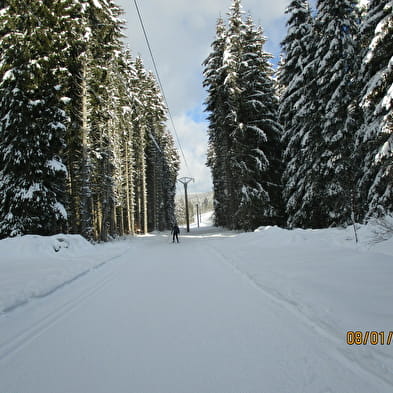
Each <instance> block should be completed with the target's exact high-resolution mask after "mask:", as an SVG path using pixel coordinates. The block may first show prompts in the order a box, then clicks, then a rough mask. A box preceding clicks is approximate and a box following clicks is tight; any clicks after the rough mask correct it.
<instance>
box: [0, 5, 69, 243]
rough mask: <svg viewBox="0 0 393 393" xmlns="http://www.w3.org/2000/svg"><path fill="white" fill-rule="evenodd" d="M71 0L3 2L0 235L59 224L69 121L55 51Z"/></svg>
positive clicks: (44, 230)
mask: <svg viewBox="0 0 393 393" xmlns="http://www.w3.org/2000/svg"><path fill="white" fill-rule="evenodd" d="M72 7H73V4H72V2H70V1H56V2H52V3H51V4H47V3H46V2H36V1H26V2H24V3H23V4H21V2H19V1H13V0H11V1H8V2H7V7H6V8H5V9H4V10H3V12H2V14H1V17H0V18H1V32H2V36H1V38H0V39H1V41H0V48H1V50H0V53H1V55H0V56H1V70H0V78H1V82H0V96H1V99H0V119H1V120H0V168H1V169H0V223H1V224H0V236H2V237H4V236H15V235H18V234H31V233H35V234H42V235H48V234H53V233H56V232H58V231H61V230H64V229H65V223H66V220H67V214H66V211H65V206H64V205H65V176H66V168H65V166H64V164H63V162H62V159H61V155H62V152H63V149H64V136H65V130H66V126H67V122H68V118H67V115H66V113H65V111H64V103H65V102H67V99H66V98H65V97H64V96H63V93H64V81H65V78H66V72H65V69H64V67H62V65H63V62H62V58H61V52H62V51H63V50H64V51H67V47H68V43H67V41H66V40H65V33H64V31H66V30H67V29H68V28H70V26H68V25H67V22H68V20H69V19H68V18H67V16H69V15H68V14H69V12H70V11H71V10H72Z"/></svg>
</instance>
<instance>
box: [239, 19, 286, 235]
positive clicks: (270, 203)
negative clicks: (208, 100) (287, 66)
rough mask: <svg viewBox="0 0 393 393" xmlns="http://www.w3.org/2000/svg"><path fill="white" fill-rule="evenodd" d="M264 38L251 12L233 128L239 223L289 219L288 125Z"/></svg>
mask: <svg viewBox="0 0 393 393" xmlns="http://www.w3.org/2000/svg"><path fill="white" fill-rule="evenodd" d="M264 44H265V38H264V37H263V35H262V30H261V29H256V28H255V27H254V24H253V21H252V19H251V18H250V17H249V18H248V19H247V22H246V30H245V34H244V43H243V45H242V47H243V50H242V54H241V58H240V67H239V79H238V86H239V88H240V90H241V94H240V99H239V101H240V104H239V110H238V115H237V117H238V122H239V123H238V127H237V128H236V129H235V130H234V132H233V133H232V138H233V141H234V147H233V152H234V157H233V160H234V162H235V168H236V169H235V170H236V172H235V173H236V174H237V175H238V176H237V177H236V178H235V179H234V182H235V184H236V189H237V191H238V192H240V201H239V204H238V208H237V211H236V213H235V217H234V219H235V225H234V226H235V227H238V228H243V229H248V230H249V229H255V228H256V227H258V226H260V225H282V224H283V211H282V201H281V193H282V187H281V175H282V160H281V143H280V138H281V135H282V128H281V126H280V124H279V123H278V120H277V119H278V99H277V98H276V95H275V90H274V89H275V88H274V81H273V79H272V74H273V70H272V67H271V64H270V63H269V59H270V58H271V55H269V54H267V53H265V52H264V51H263V45H264Z"/></svg>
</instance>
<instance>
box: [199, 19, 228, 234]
mask: <svg viewBox="0 0 393 393" xmlns="http://www.w3.org/2000/svg"><path fill="white" fill-rule="evenodd" d="M225 40H226V28H225V24H224V20H223V19H222V18H220V19H218V21H217V26H216V39H215V40H214V42H213V43H212V52H211V53H210V55H209V56H208V57H207V58H206V60H205V61H204V63H203V65H204V67H205V68H204V77H205V79H204V82H203V86H204V87H205V88H206V89H207V92H208V96H207V99H206V111H207V112H208V117H207V119H208V121H209V126H208V135H209V142H208V153H207V166H209V167H210V169H211V172H212V179H213V190H214V222H215V225H217V226H227V225H228V223H229V221H228V216H227V211H226V210H227V209H226V194H225V183H227V181H226V179H227V178H228V177H229V176H230V173H229V171H227V170H226V165H227V164H226V160H225V159H223V158H224V157H225V154H226V151H227V150H228V144H229V141H228V137H227V135H226V133H225V128H224V127H223V126H222V124H223V121H224V118H225V116H226V113H225V111H224V101H225V93H224V88H223V86H224V80H225V72H224V69H223V58H224V51H225Z"/></svg>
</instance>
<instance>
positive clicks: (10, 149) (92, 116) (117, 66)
mask: <svg viewBox="0 0 393 393" xmlns="http://www.w3.org/2000/svg"><path fill="white" fill-rule="evenodd" d="M0 8H1V11H0V56H1V58H0V75H1V76H0V100H1V101H0V237H7V236H15V235H19V234H40V235H50V234H54V233H57V232H68V233H77V234H82V235H83V236H84V237H86V238H88V239H92V240H104V241H105V240H107V239H108V238H109V237H113V236H116V235H123V234H134V233H136V232H138V233H139V232H140V233H147V232H148V231H152V230H163V229H167V228H168V227H169V226H170V225H171V224H172V223H173V220H174V197H175V185H176V177H177V172H178V168H179V159H178V154H177V151H176V149H175V146H174V141H173V139H172V136H171V134H170V133H169V132H168V130H167V129H166V126H165V122H166V107H165V105H164V103H163V100H162V97H161V93H160V90H159V88H158V86H157V83H156V81H155V78H154V77H153V74H152V73H150V72H148V71H146V69H145V68H144V65H143V62H142V60H141V59H140V58H136V59H133V58H132V57H131V54H130V52H129V50H127V49H126V48H125V47H124V44H123V43H122V40H121V39H122V22H121V20H120V15H121V10H120V9H119V7H118V6H117V5H116V4H115V3H114V2H113V1H112V0H105V1H104V0H93V1H91V0H80V1H74V0H49V1H47V0H45V1H37V0H26V1H23V2H22V1H20V0H7V1H1V2H0Z"/></svg>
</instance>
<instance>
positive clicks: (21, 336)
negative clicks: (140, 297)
mask: <svg viewBox="0 0 393 393" xmlns="http://www.w3.org/2000/svg"><path fill="white" fill-rule="evenodd" d="M123 255H124V252H123V253H121V254H120V255H117V256H114V257H111V258H109V259H107V260H106V261H103V262H102V263H100V264H99V265H96V266H95V267H94V268H92V269H91V270H86V271H84V272H82V273H81V274H79V275H77V276H76V277H74V278H73V279H71V280H69V281H67V282H65V283H63V284H62V285H59V286H57V287H56V288H53V289H52V290H50V291H48V292H47V293H45V294H43V295H39V296H34V297H33V298H32V300H34V299H37V300H38V299H44V298H45V297H47V296H49V295H52V294H53V293H55V292H57V291H58V290H59V289H62V288H64V287H66V286H68V285H70V284H72V283H73V282H75V281H77V280H78V279H80V278H81V277H83V276H86V275H87V274H88V273H89V272H92V271H94V270H98V269H99V268H100V267H102V266H104V265H106V264H107V263H108V262H110V261H114V260H115V259H118V258H120V257H122V256H123ZM115 275H116V271H113V270H112V271H111V272H110V273H108V274H106V275H105V276H104V277H103V278H101V279H100V280H99V281H97V282H95V283H94V285H92V286H90V287H88V288H85V289H84V290H83V291H82V292H81V293H79V294H78V295H77V296H75V297H72V298H71V299H69V300H68V301H66V302H65V303H63V304H62V305H61V306H60V307H59V308H56V309H55V310H52V311H50V312H49V313H48V314H46V315H44V316H43V317H41V318H40V319H39V320H38V321H35V322H34V323H33V324H32V325H31V326H29V327H28V328H27V329H25V330H23V331H21V332H18V333H17V334H16V335H15V336H13V337H12V338H11V339H9V338H8V339H7V340H5V341H4V342H1V341H0V362H2V361H4V360H5V359H6V358H8V357H9V356H12V355H14V354H16V353H18V352H19V351H20V350H21V349H23V348H24V347H25V346H26V345H28V344H29V343H31V342H33V341H34V340H35V339H37V338H38V337H40V336H41V335H42V334H44V333H45V332H46V331H47V330H48V329H50V328H51V327H52V326H54V325H56V324H57V323H59V322H60V321H61V320H62V319H63V318H64V317H66V316H67V315H68V314H69V313H70V312H72V311H74V310H76V309H77V308H79V307H81V306H82V305H83V304H84V303H85V302H86V301H87V300H88V299H89V298H91V297H92V296H94V295H95V294H97V293H98V292H100V291H101V290H103V289H104V288H105V287H106V286H107V285H108V284H109V283H110V282H111V281H112V280H113V278H114V276H115ZM28 303H29V301H28V300H27V301H25V302H23V303H20V304H18V305H16V306H14V307H11V308H10V309H9V310H8V311H5V312H4V313H3V316H4V315H6V313H7V312H10V311H14V310H15V309H16V308H19V307H20V306H22V305H26V304H28ZM0 340H1V338H0Z"/></svg>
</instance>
